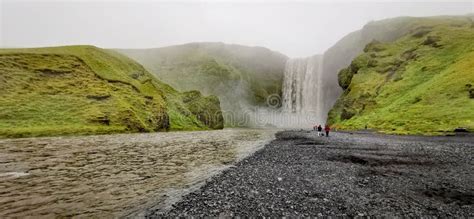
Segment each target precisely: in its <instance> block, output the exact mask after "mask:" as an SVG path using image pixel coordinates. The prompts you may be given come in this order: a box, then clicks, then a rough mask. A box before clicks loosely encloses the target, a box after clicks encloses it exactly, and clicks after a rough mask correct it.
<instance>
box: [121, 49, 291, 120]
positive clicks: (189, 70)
mask: <svg viewBox="0 0 474 219" xmlns="http://www.w3.org/2000/svg"><path fill="white" fill-rule="evenodd" d="M117 51H119V52H121V53H123V54H125V55H127V56H129V57H131V58H133V59H135V60H136V61H137V62H139V63H141V64H142V65H143V66H145V67H146V68H147V69H148V70H149V71H150V72H152V73H153V74H155V75H156V76H157V77H158V78H159V79H160V80H162V81H164V82H165V83H169V84H170V85H171V86H173V87H175V88H176V89H178V90H180V91H187V90H198V91H201V92H202V93H204V94H205V95H216V96H218V97H219V99H220V100H221V107H222V109H223V111H225V112H226V115H227V116H226V118H227V120H226V125H228V126H246V125H250V124H249V123H248V122H249V121H248V118H247V116H248V115H246V114H247V113H249V112H251V111H252V110H255V108H256V107H266V106H267V98H268V97H269V96H270V95H281V92H282V84H283V74H284V71H285V64H286V60H287V59H288V57H286V56H285V55H282V54H280V53H278V52H274V51H271V50H269V49H266V48H263V47H248V46H241V45H232V44H224V43H189V44H183V45H176V46H169V47H163V48H156V49H119V50H117Z"/></svg>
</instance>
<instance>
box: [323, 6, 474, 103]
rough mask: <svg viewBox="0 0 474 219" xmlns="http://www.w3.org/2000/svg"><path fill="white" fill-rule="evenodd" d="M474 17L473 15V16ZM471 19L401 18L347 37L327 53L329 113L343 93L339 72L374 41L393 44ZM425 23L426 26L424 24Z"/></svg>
mask: <svg viewBox="0 0 474 219" xmlns="http://www.w3.org/2000/svg"><path fill="white" fill-rule="evenodd" d="M469 16H470V17H472V15H469ZM469 16H437V17H428V18H415V17H397V18H389V19H385V20H379V21H372V22H369V23H367V24H366V25H364V27H363V28H362V29H360V30H357V31H354V32H352V33H349V34H347V35H346V36H345V37H343V38H342V39H340V40H339V41H338V42H337V43H336V44H334V45H333V46H332V47H331V48H329V49H328V50H327V51H326V52H325V53H324V66H323V68H324V71H323V72H324V74H323V80H324V81H325V83H324V85H323V86H324V89H323V91H324V93H323V95H324V97H325V100H326V101H325V106H324V108H325V111H329V110H330V109H331V108H332V106H333V104H334V102H335V101H336V100H337V98H338V97H339V96H340V95H341V94H342V93H343V90H342V89H341V88H340V87H339V85H338V72H339V71H340V70H341V69H343V68H345V67H347V66H348V65H349V64H351V62H352V60H353V59H354V58H356V57H357V56H358V55H359V54H361V53H362V52H363V50H364V48H365V45H367V44H368V43H370V42H371V41H372V40H377V41H379V42H383V43H389V42H393V41H395V40H398V39H399V38H400V37H402V36H404V35H406V34H408V33H410V32H411V31H413V29H416V28H417V27H418V26H420V25H421V26H423V25H427V26H430V25H435V24H441V23H450V22H451V23H456V22H469V20H468V19H469ZM422 23H424V24H422Z"/></svg>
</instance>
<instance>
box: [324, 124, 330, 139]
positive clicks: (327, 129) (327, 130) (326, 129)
mask: <svg viewBox="0 0 474 219" xmlns="http://www.w3.org/2000/svg"><path fill="white" fill-rule="evenodd" d="M324 131H326V137H329V131H331V128H330V127H329V125H326V126H325V127H324Z"/></svg>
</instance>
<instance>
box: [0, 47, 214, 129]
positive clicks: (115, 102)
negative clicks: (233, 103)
mask: <svg viewBox="0 0 474 219" xmlns="http://www.w3.org/2000/svg"><path fill="white" fill-rule="evenodd" d="M0 86H1V87H2V92H1V93H0V103H1V104H0V137H27V136H50V135H69V134H74V135H77V134H105V133H118V132H153V131H165V130H203V129H209V127H208V126H207V125H206V124H205V123H204V122H203V121H201V120H199V119H198V118H197V113H195V112H193V111H192V110H189V109H188V106H187V105H186V103H184V102H183V100H182V98H183V94H182V93H179V92H177V91H176V90H174V89H173V88H172V87H170V86H168V85H166V84H164V83H162V82H160V81H159V80H157V79H156V78H155V77H154V76H153V75H151V74H150V73H148V72H147V71H146V70H145V69H144V68H143V67H142V66H141V65H139V64H137V63H136V62H134V61H133V60H131V59H129V58H127V57H125V56H123V55H120V54H118V53H116V52H114V51H109V50H103V49H100V48H97V47H93V46H66V47H51V48H34V49H2V50H0ZM196 101H198V102H199V101H207V100H206V99H205V98H203V97H202V96H196ZM214 103H215V102H214ZM215 104H217V106H216V107H214V108H213V110H217V111H220V108H219V102H218V101H217V103H215ZM177 108H181V109H183V110H181V111H176V110H175V109H177ZM177 127H179V128H177Z"/></svg>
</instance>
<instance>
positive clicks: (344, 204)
mask: <svg viewBox="0 0 474 219" xmlns="http://www.w3.org/2000/svg"><path fill="white" fill-rule="evenodd" d="M276 136H277V139H276V140H274V141H272V142H271V143H270V144H268V145H266V146H265V148H263V149H262V150H260V151H258V152H257V153H255V154H254V155H253V156H250V157H248V158H246V159H244V160H242V161H241V162H239V163H238V164H236V165H235V166H233V167H231V168H229V169H227V170H225V171H224V172H223V173H221V174H219V175H217V176H215V177H213V178H212V179H211V180H209V181H208V182H207V183H206V184H205V185H204V186H203V187H202V188H201V189H199V190H197V191H195V192H192V193H190V194H188V195H186V196H184V198H183V199H182V200H181V201H180V202H177V203H175V204H174V205H173V207H172V208H171V209H169V210H163V209H153V210H149V211H148V213H147V217H152V218H153V217H160V216H173V217H174V216H190V215H192V216H278V217H280V216H326V215H338V216H367V215H385V216H438V217H474V168H473V167H474V160H473V155H474V136H472V135H471V136H449V137H448V136H446V137H421V136H390V135H382V134H372V133H333V134H332V136H331V137H329V138H326V137H318V136H317V134H316V133H314V132H309V131H285V132H280V133H278V134H277V135H276Z"/></svg>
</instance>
